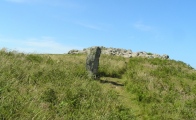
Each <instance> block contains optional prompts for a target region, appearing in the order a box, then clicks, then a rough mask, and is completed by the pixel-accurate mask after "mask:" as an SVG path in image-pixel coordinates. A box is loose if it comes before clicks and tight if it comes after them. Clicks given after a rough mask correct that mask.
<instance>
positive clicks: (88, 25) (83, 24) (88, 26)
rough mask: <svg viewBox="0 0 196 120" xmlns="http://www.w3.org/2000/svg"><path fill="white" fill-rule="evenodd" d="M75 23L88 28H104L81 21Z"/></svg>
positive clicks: (99, 29) (101, 29) (100, 29)
mask: <svg viewBox="0 0 196 120" xmlns="http://www.w3.org/2000/svg"><path fill="white" fill-rule="evenodd" d="M76 24H77V25H80V26H82V27H85V28H88V29H93V30H98V31H104V29H103V28H102V27H101V26H99V25H95V24H90V23H82V22H77V23H76Z"/></svg>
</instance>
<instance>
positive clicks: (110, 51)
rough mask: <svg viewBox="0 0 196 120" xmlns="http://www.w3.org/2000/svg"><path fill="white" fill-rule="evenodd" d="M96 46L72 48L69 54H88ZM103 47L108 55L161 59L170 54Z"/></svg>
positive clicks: (103, 51)
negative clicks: (79, 48) (81, 48)
mask: <svg viewBox="0 0 196 120" xmlns="http://www.w3.org/2000/svg"><path fill="white" fill-rule="evenodd" d="M91 48H94V47H90V48H85V49H83V50H70V51H69V52H68V54H87V53H88V51H89V50H90V49H91ZM99 48H100V49H101V52H102V54H106V55H115V56H122V57H125V58H131V57H147V58H161V59H169V55H166V54H164V55H159V54H153V53H148V52H144V51H141V52H132V50H126V49H120V48H106V47H103V46H101V47H99Z"/></svg>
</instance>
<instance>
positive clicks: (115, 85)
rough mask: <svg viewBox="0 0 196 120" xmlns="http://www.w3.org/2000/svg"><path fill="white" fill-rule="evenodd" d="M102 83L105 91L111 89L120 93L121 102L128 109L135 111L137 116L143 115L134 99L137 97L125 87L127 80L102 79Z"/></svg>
mask: <svg viewBox="0 0 196 120" xmlns="http://www.w3.org/2000/svg"><path fill="white" fill-rule="evenodd" d="M100 83H101V84H103V85H102V86H103V88H104V89H111V90H114V91H116V92H117V93H118V95H119V102H121V103H122V104H123V105H124V106H126V107H127V108H130V109H131V110H133V113H134V114H135V115H136V116H139V115H140V114H141V111H140V108H139V106H138V105H137V103H136V101H134V99H135V98H136V96H134V95H132V94H130V93H128V92H127V91H126V88H125V86H124V84H125V80H123V79H119V78H111V77H102V78H100Z"/></svg>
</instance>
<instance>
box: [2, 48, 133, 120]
mask: <svg viewBox="0 0 196 120" xmlns="http://www.w3.org/2000/svg"><path fill="white" fill-rule="evenodd" d="M0 66H1V67H0V119H3V120H6V119H85V120H88V119H89V120H92V119H95V120H103V119H105V120H106V119H124V118H125V119H126V118H130V116H131V114H125V113H129V110H127V109H124V108H126V107H125V106H123V105H122V104H121V103H119V102H118V95H117V93H115V92H114V91H111V90H107V91H105V90H104V91H103V90H102V89H101V86H100V83H99V82H97V81H93V80H91V79H88V77H87V74H86V71H85V55H81V56H80V55H36V54H22V53H17V52H12V51H5V50H1V51H0Z"/></svg>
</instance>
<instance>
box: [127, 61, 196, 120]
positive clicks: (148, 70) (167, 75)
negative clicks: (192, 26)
mask: <svg viewBox="0 0 196 120" xmlns="http://www.w3.org/2000/svg"><path fill="white" fill-rule="evenodd" d="M195 77H196V72H195V71H194V70H193V69H192V68H191V67H190V66H188V65H186V64H184V63H182V62H177V61H174V60H161V59H147V58H132V59H130V61H129V63H128V68H127V72H126V75H125V78H126V79H127V81H126V88H127V91H128V92H130V94H134V95H135V96H136V97H135V98H134V99H133V100H135V101H137V103H138V105H139V106H140V107H141V108H142V115H141V116H142V118H143V119H165V120H166V119H167V120H168V119H189V120H191V119H192V120H193V119H196V112H195V111H196V106H195V101H196V99H195V98H196V91H195V89H196V78H195Z"/></svg>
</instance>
